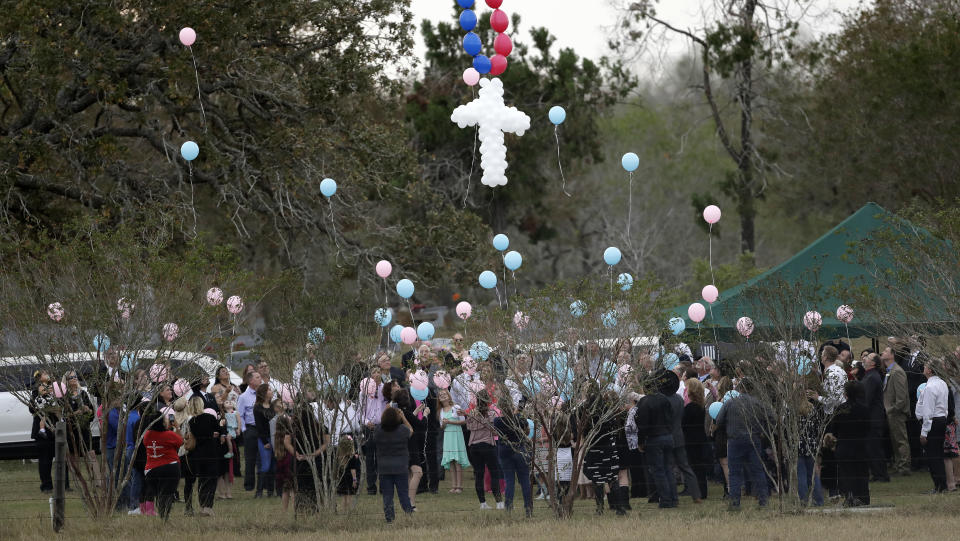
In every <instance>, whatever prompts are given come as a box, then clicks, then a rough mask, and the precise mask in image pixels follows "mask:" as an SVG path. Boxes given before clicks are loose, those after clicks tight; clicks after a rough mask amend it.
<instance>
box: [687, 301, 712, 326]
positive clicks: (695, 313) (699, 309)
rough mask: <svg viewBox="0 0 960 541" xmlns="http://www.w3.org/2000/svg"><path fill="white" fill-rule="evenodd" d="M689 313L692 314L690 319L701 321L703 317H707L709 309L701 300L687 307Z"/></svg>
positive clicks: (695, 321) (696, 321)
mask: <svg viewBox="0 0 960 541" xmlns="http://www.w3.org/2000/svg"><path fill="white" fill-rule="evenodd" d="M687 315H688V316H690V321H693V322H694V323H700V322H701V321H703V318H705V317H707V309H706V308H704V307H703V305H702V304H700V303H699V302H695V303H693V304H691V305H690V307H689V308H687Z"/></svg>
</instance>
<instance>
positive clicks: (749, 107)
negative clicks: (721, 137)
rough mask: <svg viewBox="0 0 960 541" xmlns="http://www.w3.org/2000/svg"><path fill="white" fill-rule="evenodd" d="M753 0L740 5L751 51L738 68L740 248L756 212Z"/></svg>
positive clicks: (749, 243) (744, 42) (747, 248)
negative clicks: (754, 183) (754, 185)
mask: <svg viewBox="0 0 960 541" xmlns="http://www.w3.org/2000/svg"><path fill="white" fill-rule="evenodd" d="M756 9H757V1H756V0H747V2H745V3H744V6H743V29H744V32H743V34H742V36H741V38H740V40H741V43H740V47H741V48H742V49H746V50H749V51H750V54H748V55H745V58H744V60H743V62H741V63H740V67H739V69H738V70H737V71H738V78H739V79H740V80H739V84H738V85H737V99H738V100H739V102H740V159H739V160H738V163H737V170H738V171H737V172H738V177H739V178H738V180H739V181H740V182H739V184H740V185H739V186H738V189H737V199H738V201H737V210H738V211H739V213H740V252H741V253H747V252H753V251H754V247H755V242H754V237H755V235H754V220H755V218H756V215H757V211H756V207H755V205H754V197H756V195H755V194H754V189H753V44H751V43H749V41H752V40H753V39H754V36H753V33H754V26H753V15H754V12H755V11H756Z"/></svg>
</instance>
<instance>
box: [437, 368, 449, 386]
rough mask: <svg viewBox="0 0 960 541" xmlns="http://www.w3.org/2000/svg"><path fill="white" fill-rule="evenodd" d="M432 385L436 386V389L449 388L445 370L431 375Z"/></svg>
mask: <svg viewBox="0 0 960 541" xmlns="http://www.w3.org/2000/svg"><path fill="white" fill-rule="evenodd" d="M433 384H434V385H436V386H437V388H438V389H447V388H449V387H450V374H449V373H447V371H446V370H437V371H436V373H435V374H433Z"/></svg>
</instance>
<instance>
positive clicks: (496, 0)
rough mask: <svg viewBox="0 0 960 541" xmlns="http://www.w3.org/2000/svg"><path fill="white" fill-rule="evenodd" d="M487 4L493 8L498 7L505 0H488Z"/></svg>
mask: <svg viewBox="0 0 960 541" xmlns="http://www.w3.org/2000/svg"><path fill="white" fill-rule="evenodd" d="M487 5H488V6H490V7H491V8H493V9H497V8H498V7H500V6H501V5H503V0H487Z"/></svg>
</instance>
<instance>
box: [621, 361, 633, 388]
mask: <svg viewBox="0 0 960 541" xmlns="http://www.w3.org/2000/svg"><path fill="white" fill-rule="evenodd" d="M632 372H633V367H632V366H630V365H629V364H626V363H624V364H621V365H620V366H618V367H617V381H618V382H619V383H620V384H621V385H622V384H623V383H624V382H625V381H626V380H627V378H629V377H630V374H631V373H632Z"/></svg>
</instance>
